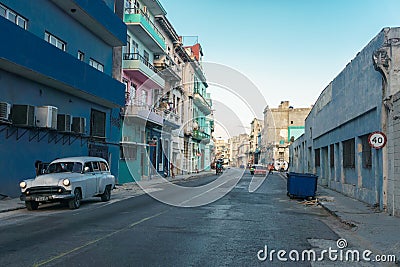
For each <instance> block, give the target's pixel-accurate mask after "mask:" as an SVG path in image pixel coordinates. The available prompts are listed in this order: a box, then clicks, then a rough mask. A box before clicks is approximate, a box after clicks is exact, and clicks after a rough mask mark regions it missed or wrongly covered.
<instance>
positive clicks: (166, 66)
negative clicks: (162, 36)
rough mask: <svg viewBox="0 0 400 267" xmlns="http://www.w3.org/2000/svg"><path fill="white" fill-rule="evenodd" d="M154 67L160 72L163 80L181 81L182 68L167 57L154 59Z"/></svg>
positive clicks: (162, 56) (161, 56)
mask: <svg viewBox="0 0 400 267" xmlns="http://www.w3.org/2000/svg"><path fill="white" fill-rule="evenodd" d="M154 66H155V67H156V68H157V69H158V70H159V71H160V75H161V76H162V77H164V79H165V80H169V81H173V82H179V81H181V80H182V78H181V77H182V68H181V67H179V66H178V65H177V64H176V63H175V62H174V61H173V59H171V58H170V57H169V56H167V55H160V56H159V58H158V59H154Z"/></svg>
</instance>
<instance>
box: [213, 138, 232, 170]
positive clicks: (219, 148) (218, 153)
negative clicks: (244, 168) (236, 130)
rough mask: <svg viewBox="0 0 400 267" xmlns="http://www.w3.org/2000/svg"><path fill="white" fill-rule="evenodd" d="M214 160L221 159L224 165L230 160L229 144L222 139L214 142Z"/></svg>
mask: <svg viewBox="0 0 400 267" xmlns="http://www.w3.org/2000/svg"><path fill="white" fill-rule="evenodd" d="M214 143H215V159H223V161H224V164H228V163H229V162H230V158H231V154H230V153H231V152H230V148H229V144H228V142H227V141H225V140H224V139H222V138H219V139H217V140H216V141H215V142H214Z"/></svg>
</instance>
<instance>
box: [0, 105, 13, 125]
mask: <svg viewBox="0 0 400 267" xmlns="http://www.w3.org/2000/svg"><path fill="white" fill-rule="evenodd" d="M10 112H11V104H9V103H6V102H0V120H2V121H9V120H10Z"/></svg>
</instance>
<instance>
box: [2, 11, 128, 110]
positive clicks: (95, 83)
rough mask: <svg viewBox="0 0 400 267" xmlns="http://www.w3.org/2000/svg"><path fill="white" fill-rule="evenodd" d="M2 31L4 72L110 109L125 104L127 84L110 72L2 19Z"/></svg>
mask: <svg viewBox="0 0 400 267" xmlns="http://www.w3.org/2000/svg"><path fill="white" fill-rule="evenodd" d="M0 32H1V33H2V34H3V35H4V36H7V38H3V39H2V41H1V42H0V68H1V69H4V70H6V71H8V72H12V73H15V74H17V75H19V76H22V77H24V78H27V79H29V80H32V81H35V82H38V83H41V84H44V85H46V86H49V87H52V88H55V89H57V90H60V91H63V92H66V93H68V94H72V95H74V96H77V97H80V98H82V99H85V100H88V101H92V102H94V103H98V104H100V105H103V106H106V107H110V108H116V107H120V106H123V105H124V103H125V88H124V85H123V84H122V83H120V82H119V81H117V80H115V79H113V78H112V77H111V76H109V75H107V74H106V73H103V72H100V71H98V70H96V69H95V68H93V67H91V66H89V65H88V64H86V63H84V62H82V61H80V60H78V59H77V58H75V57H74V56H72V55H70V54H68V53H66V52H64V51H62V50H60V49H58V48H57V47H55V46H53V45H51V44H49V43H47V42H46V41H45V40H43V39H42V38H39V37H37V36H36V35H34V34H32V33H30V32H28V31H26V30H24V29H22V28H21V27H19V26H17V25H16V24H14V23H12V22H10V21H8V20H7V19H5V18H3V17H1V16H0ZM21 40H24V41H23V42H21ZM26 44H29V45H26Z"/></svg>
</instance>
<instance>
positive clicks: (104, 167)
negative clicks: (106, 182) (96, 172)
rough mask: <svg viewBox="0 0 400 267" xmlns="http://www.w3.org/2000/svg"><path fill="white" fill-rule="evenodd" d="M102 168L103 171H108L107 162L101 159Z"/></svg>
mask: <svg viewBox="0 0 400 267" xmlns="http://www.w3.org/2000/svg"><path fill="white" fill-rule="evenodd" d="M100 170H101V171H102V172H108V166H107V163H105V162H102V161H100Z"/></svg>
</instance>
